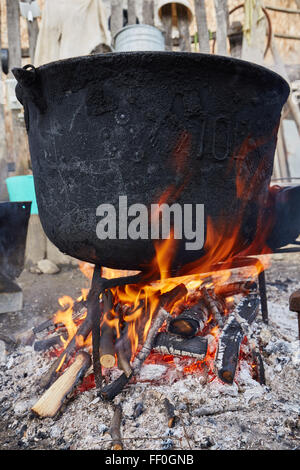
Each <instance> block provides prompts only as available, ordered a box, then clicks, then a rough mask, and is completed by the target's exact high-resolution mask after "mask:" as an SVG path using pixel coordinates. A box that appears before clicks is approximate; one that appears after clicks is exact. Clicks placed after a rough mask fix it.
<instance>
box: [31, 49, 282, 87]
mask: <svg viewBox="0 0 300 470" xmlns="http://www.w3.org/2000/svg"><path fill="white" fill-rule="evenodd" d="M113 57H116V58H118V59H119V60H120V59H122V58H124V60H126V61H128V59H129V60H130V58H132V60H133V61H134V62H135V61H136V58H138V57H141V58H145V59H146V58H147V57H148V58H151V59H160V60H162V59H163V58H165V59H167V60H174V61H176V60H177V59H178V58H183V59H190V60H191V62H194V63H197V62H199V64H200V63H201V65H204V64H205V63H210V64H213V63H216V64H217V65H219V66H220V67H221V65H224V66H226V71H228V67H230V66H231V65H232V66H233V67H239V73H240V72H241V71H242V72H246V73H247V75H248V76H249V75H252V76H253V77H257V79H259V78H262V77H263V76H266V75H268V78H269V80H270V83H269V87H272V84H273V83H272V81H271V80H272V79H273V81H275V82H277V84H278V82H280V83H281V84H282V86H284V87H285V88H286V92H287V96H288V94H289V92H290V86H289V83H288V82H287V80H286V79H285V78H284V77H283V76H282V75H280V74H279V73H277V72H274V71H273V70H271V69H269V68H267V67H264V66H262V65H258V64H255V63H253V62H249V61H246V60H242V59H237V58H235V57H231V56H222V55H218V54H204V53H200V52H174V51H133V52H108V53H106V54H91V55H84V56H77V57H70V58H68V59H60V60H56V61H53V62H49V63H47V64H43V65H41V66H39V67H37V68H36V70H37V71H38V72H47V71H48V70H51V69H53V68H56V67H58V68H59V69H61V68H62V67H64V66H72V65H77V64H79V63H80V62H83V61H85V62H91V63H92V62H93V61H99V59H100V60H103V63H105V62H106V61H110V60H111V58H113ZM118 63H119V64H120V62H119V61H118ZM135 65H137V64H136V63H135Z"/></svg>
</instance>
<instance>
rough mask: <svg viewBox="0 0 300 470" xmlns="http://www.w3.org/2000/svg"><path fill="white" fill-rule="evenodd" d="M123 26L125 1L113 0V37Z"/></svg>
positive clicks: (111, 25)
mask: <svg viewBox="0 0 300 470" xmlns="http://www.w3.org/2000/svg"><path fill="white" fill-rule="evenodd" d="M122 26H123V1H122V0H112V2H111V17H110V31H111V37H112V38H114V36H115V34H116V33H117V32H118V31H119V30H120V29H121V28H122Z"/></svg>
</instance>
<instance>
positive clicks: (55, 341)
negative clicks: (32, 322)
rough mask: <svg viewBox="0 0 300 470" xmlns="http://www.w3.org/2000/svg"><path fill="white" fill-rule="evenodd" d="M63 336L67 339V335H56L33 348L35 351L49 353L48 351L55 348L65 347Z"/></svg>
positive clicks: (38, 342) (37, 342)
mask: <svg viewBox="0 0 300 470" xmlns="http://www.w3.org/2000/svg"><path fill="white" fill-rule="evenodd" d="M62 336H63V337H64V338H65V339H66V337H65V335H55V336H50V337H49V338H46V339H42V340H40V341H36V342H35V343H34V347H33V348H34V350H35V351H47V349H50V348H53V347H54V346H58V347H61V346H63V341H62V339H61V337H62Z"/></svg>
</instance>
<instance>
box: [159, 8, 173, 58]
mask: <svg viewBox="0 0 300 470" xmlns="http://www.w3.org/2000/svg"><path fill="white" fill-rule="evenodd" d="M161 14H162V18H161V20H162V24H163V26H164V32H165V48H166V51H171V50H172V48H173V43H172V4H171V3H169V4H167V5H164V6H163V7H162V9H161Z"/></svg>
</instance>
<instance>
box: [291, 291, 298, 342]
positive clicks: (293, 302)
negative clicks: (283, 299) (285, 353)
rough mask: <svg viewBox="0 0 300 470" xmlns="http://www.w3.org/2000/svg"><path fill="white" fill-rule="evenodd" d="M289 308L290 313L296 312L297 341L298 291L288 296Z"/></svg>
mask: <svg viewBox="0 0 300 470" xmlns="http://www.w3.org/2000/svg"><path fill="white" fill-rule="evenodd" d="M289 306H290V310H291V312H297V315H298V339H299V340H300V290H296V291H295V292H293V294H292V295H291V296H290V299H289Z"/></svg>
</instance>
